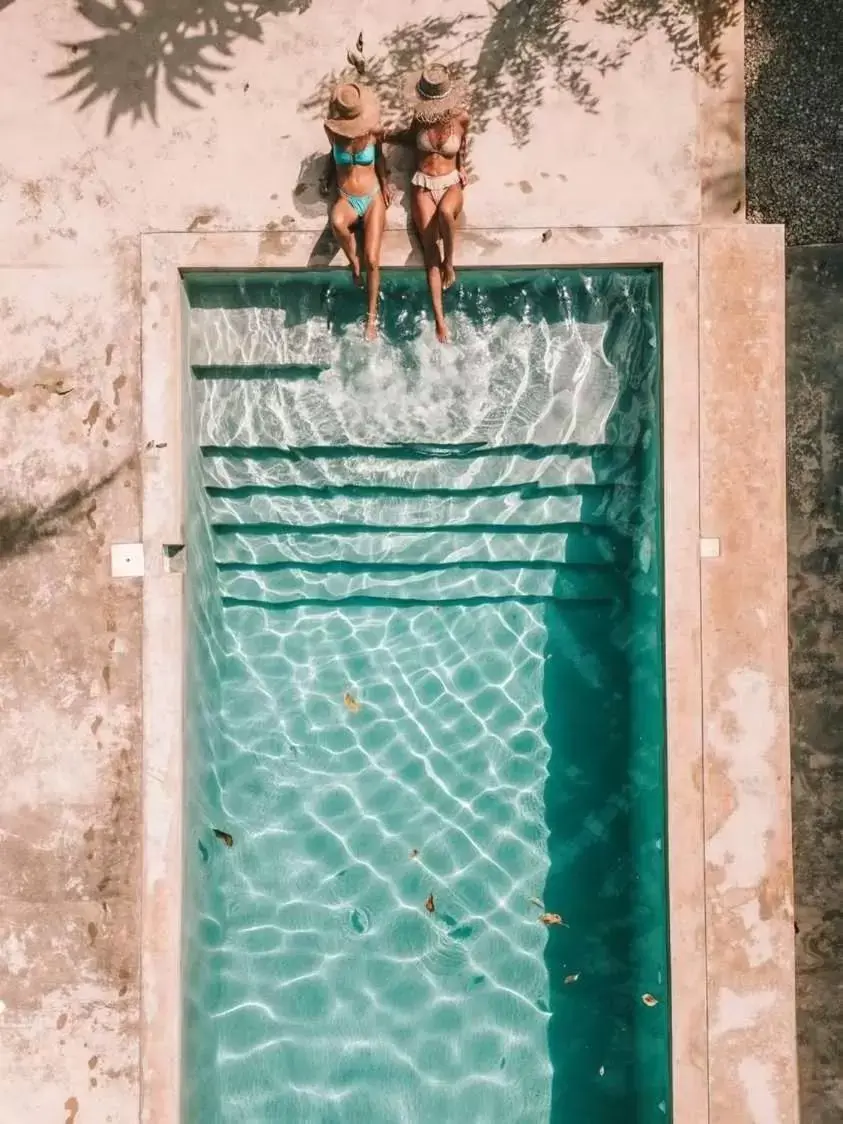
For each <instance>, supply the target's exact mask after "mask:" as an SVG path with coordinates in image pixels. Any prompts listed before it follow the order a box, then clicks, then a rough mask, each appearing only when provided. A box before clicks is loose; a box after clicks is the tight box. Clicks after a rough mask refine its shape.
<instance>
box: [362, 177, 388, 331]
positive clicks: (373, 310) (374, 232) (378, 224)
mask: <svg viewBox="0 0 843 1124" xmlns="http://www.w3.org/2000/svg"><path fill="white" fill-rule="evenodd" d="M385 225H386V203H385V202H384V198H383V193H382V192H378V194H377V195H376V196H375V197H374V199H373V200H372V202H371V203H370V204H369V209H368V211H367V212H366V214H365V215H364V216H363V260H364V262H365V263H366V288H367V290H368V294H369V307H368V312H367V315H366V339H367V340H373V339H375V337H376V336H377V334H378V294H379V292H380V287H381V242H382V241H383V228H384V226H385Z"/></svg>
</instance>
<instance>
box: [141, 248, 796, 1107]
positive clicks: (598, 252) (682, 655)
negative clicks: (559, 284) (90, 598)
mask: <svg viewBox="0 0 843 1124" xmlns="http://www.w3.org/2000/svg"><path fill="white" fill-rule="evenodd" d="M782 252H783V244H782V233H781V231H780V230H779V229H777V228H774V229H759V228H746V229H740V230H735V229H733V228H729V229H724V230H717V229H711V230H702V231H700V230H696V229H690V228H664V229H661V230H605V229H604V230H599V231H596V230H577V231H572V230H569V229H562V228H558V229H554V230H552V231H551V237H550V238H543V236H542V232H541V231H538V230H536V231H512V230H484V231H469V232H467V234H466V237H465V240H464V250H463V258H464V266H465V268H466V269H471V268H483V269H485V270H489V269H491V270H494V269H503V268H505V267H507V266H518V267H520V268H530V267H539V268H542V267H543V268H547V267H551V266H558V267H564V266H568V267H571V266H577V265H582V266H585V265H589V266H599V265H631V264H634V265H638V264H642V263H646V264H650V265H656V266H658V267H660V269H661V272H662V289H663V325H662V331H663V379H664V382H663V414H664V420H663V427H664V428H663V432H664V454H663V455H664V479H665V482H666V483H665V496H664V538H665V575H666V576H665V625H666V627H665V638H666V665H667V730H668V755H667V760H668V765H667V772H668V775H667V800H668V870H669V912H670V917H669V927H670V945H671V953H670V955H671V962H670V963H671V967H670V970H671V981H672V982H671V992H672V998H671V1002H672V1039H673V1041H672V1075H673V1076H672V1080H673V1102H674V1118H675V1119H676V1120H681V1121H682V1122H683V1124H685V1122H688V1124H695V1122H699V1124H703V1122H706V1124H712V1122H715V1121H717V1122H718V1124H719V1122H720V1121H722V1122H723V1124H726V1121H727V1120H728V1121H729V1124H733V1122H734V1121H735V1120H741V1121H743V1120H746V1121H747V1124H754V1120H755V1117H754V1116H753V1115H752V1113H754V1112H755V1108H753V1107H751V1106H752V1105H756V1106H757V1105H758V1104H763V1105H768V1106H769V1105H774V1106H776V1108H775V1111H776V1113H777V1115H775V1116H770V1117H769V1118H770V1119H771V1120H776V1121H778V1120H782V1121H785V1120H787V1121H791V1120H795V1119H796V1116H795V1115H794V1114H795V1111H796V1109H795V1079H794V1073H793V1057H794V1052H793V973H792V956H793V922H792V896H791V886H790V868H789V865H783V863H782V856H783V855H785V854H787V848H788V846H789V821H788V819H787V814H786V813H787V808H788V802H787V795H788V792H787V785H786V783H785V782H784V781H783V780H782V777H783V776H784V777H786V767H785V768H784V770H783V768H782V766H783V764H784V765H785V766H786V760H787V746H788V742H787V701H786V661H785V659H784V653H785V652H786V648H785V647H784V646H782V647H781V652H782V657H781V658H778V657H777V656H776V652H777V651H779V648H778V647H777V645H778V643H779V641H782V643H783V641H784V635H785V633H784V630H785V599H784V580H783V567H784V551H783V533H784V526H783V514H782V508H781V494H782V493H781V492H780V491H779V490H778V487H779V485H780V484H781V483H782V480H783V477H782V472H783V461H782V456H783V454H782V447H781V446H780V444H779V442H778V438H779V437H780V436H781V429H780V427H781V426H782V425H783V413H782V409H783V398H782V394H783V382H782V378H783V368H782V363H783V351H782V343H783V341H782V339H781V333H780V330H779V325H780V321H778V320H777V314H778V313H779V312H780V311H781V309H780V303H781V289H780V285H779V283H778V282H777V280H776V279H777V277H779V276H780V274H777V273H776V270H775V267H776V265H777V263H778V262H780V259H781V254H782ZM415 253H416V252H415V250H414V249H413V248H412V247H411V245H410V243H409V241H408V239H407V235H406V234H405V233H404V232H396V231H389V232H387V235H386V237H385V240H384V248H383V260H384V266H385V267H386V268H390V267H395V266H402V267H403V266H405V265H406V264H407V262H408V260H409V261H410V262H412V263H414V264H417V263H418V259H417V257H416V256H415ZM332 258H333V255H332V254H330V255H328V256H323V257H321V258H320V256H319V251H318V249H317V248H316V247H315V245H314V238H313V236H312V235H308V234H291V233H290V234H283V235H280V236H279V238H277V239H274V240H273V244H272V246H271V247H269V246H267V244H266V241H265V239H264V238H263V236H262V235H261V234H260V233H253V234H249V233H238V234H219V235H166V234H151V235H147V236H145V237H144V239H143V263H144V317H143V355H144V380H143V385H144V445H145V447H146V448H147V453H146V456H145V463H144V499H145V502H144V514H145V518H144V549H145V553H146V557H147V560H148V561H147V572H146V576H145V581H144V594H145V606H146V611H145V629H144V644H145V660H144V690H145V698H146V699H147V706H146V707H145V720H144V744H145V762H144V778H145V780H144V795H145V806H146V810H147V811H146V819H145V837H144V850H145V881H144V940H143V957H144V959H143V973H144V975H143V978H144V993H143V1001H144V1010H143V1026H142V1033H143V1051H142V1057H143V1074H142V1079H143V1089H144V1120H145V1121H149V1122H150V1124H151V1122H152V1121H155V1124H162V1122H166V1124H176V1122H177V1121H178V1119H179V1116H178V1113H179V1088H180V1074H179V1050H180V986H179V980H180V965H181V950H180V924H181V920H180V911H181V878H182V873H181V853H182V851H181V823H182V805H181V798H182V794H181V776H182V752H183V746H182V727H181V721H180V718H179V717H178V716H179V715H180V714H181V713H182V707H183V697H182V692H183V686H182V675H183V670H182V658H183V651H182V644H183V637H182V636H181V635H179V636H178V637H174V635H173V629H172V622H173V621H174V620H181V619H182V614H183V605H182V597H183V594H182V577H181V576H180V575H178V574H174V573H171V572H168V569H167V567H166V565H165V552H164V550H163V546H164V545H165V544H167V543H175V542H182V541H183V518H184V513H183V481H182V450H181V409H182V407H181V404H180V395H181V379H180V378H179V377H178V372H179V371H180V370H181V368H182V364H183V363H184V362H185V352H184V336H183V333H184V330H185V321H184V313H185V305H184V302H185V296H184V291H183V286H182V280H181V271H184V270H215V269H224V270H236V271H246V270H249V269H257V270H271V269H272V268H273V267H275V268H283V269H291V268H292V269H295V268H304V267H306V266H308V265H310V266H314V265H318V266H325V265H329V264H331V261H332ZM738 279H740V285H738V284H737V282H738ZM748 312H751V316H750V317H749V319H748V320H747V314H748ZM747 324H748V327H747ZM738 371H742V372H743V377H742V378H741V377H738V376H737V372H738ZM759 401H763V402H764V407H763V413H764V419H765V421H766V424H765V425H761V424H759V419H758V416H757V410H758V409H759V407H758V406H757V403H758V402H759ZM736 461H737V463H738V465H740V466H742V467H741V472H742V473H746V474H751V473H752V472H754V471H759V470H763V475H764V478H765V480H766V481H767V482H768V484H769V485H770V486H769V487H768V488H767V489H766V493H765V494H766V495H767V496H768V497H769V498H768V500H767V501H765V502H767V503H769V509H768V511H769V513H768V514H766V517H765V518H759V517H758V513H757V509H755V508H754V511H755V514H754V516H753V532H752V541H751V550H750V549H749V548H748V545H747V541H746V535H745V531H742V530H741V529H740V525H741V521H742V518H743V517H742V516H740V514H739V512H740V504H739V503H737V502H736V498H735V494H734V489H733V487H732V482H731V481H732V477H731V467H730V466H734V464H735V462H736ZM746 478H749V477H748V476H747V477H746ZM771 482H772V483H771ZM763 515H765V512H762V516H763ZM712 539H719V540H720V544H721V545H720V550H719V554H718V553H717V552H716V551H714V550H713V549H712V546H711V543H710V541H711V540H712ZM758 558H764V559H766V560H767V562H768V564H767V568H766V571H765V573H766V577H765V579H764V582H763V583H761V585H755V584H752V583H751V582H749V573H750V572H753V568H754V566H755V560H756V559H758ZM712 567H713V569H712ZM779 580H780V582H781V584H777V583H778V582H779ZM756 581H757V578H754V579H752V582H756ZM755 590H758V592H755ZM736 598H738V601H736V600H735V599H736ZM738 605H739V606H740V608H739V610H738V613H737V619H738V620H739V622H741V625H740V628H739V629H738V630H737V631H732V630H731V623H732V622H733V621H734V620H735V613H736V609H737V608H738ZM167 622H169V623H167ZM153 704H154V705H153ZM759 832H760V837H763V839H764V840H765V841H766V845H765V846H763V847H762V846H760V845H759V844H756V845H755V846H752V845H751V844H749V842H747V843H746V844H742V845H740V847H738V843H737V841H738V839H740V838H745V839H746V840H747V841H749V840H751V839H756V840H758V839H759V838H760V837H759ZM747 847H751V851H748V850H747ZM750 853H752V854H753V856H754V857H753V859H752V861H750V860H749V854H750ZM740 854H743V855H744V856H745V857H744V858H740V857H739V856H740ZM759 894H760V895H761V898H760V899H759V896H758V895H759ZM759 900H761V901H763V902H764V903H765V904H764V905H763V907H762V908H761V910H760V912H758V911H754V910H753V902H757V901H759ZM762 1014H763V1018H762V1017H761V1015H762ZM736 1102H737V1103H745V1104H747V1106H749V1107H748V1108H747V1114H746V1115H739V1114H738V1115H736V1113H735V1103H736ZM756 1115H757V1114H756ZM760 1119H765V1117H763V1116H762V1117H760Z"/></svg>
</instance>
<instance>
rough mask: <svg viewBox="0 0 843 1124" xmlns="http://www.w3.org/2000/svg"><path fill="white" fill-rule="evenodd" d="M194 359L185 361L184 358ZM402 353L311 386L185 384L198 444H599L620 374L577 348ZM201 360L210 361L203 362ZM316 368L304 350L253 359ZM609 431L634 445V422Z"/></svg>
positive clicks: (343, 365)
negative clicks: (534, 353) (408, 359)
mask: <svg viewBox="0 0 843 1124" xmlns="http://www.w3.org/2000/svg"><path fill="white" fill-rule="evenodd" d="M194 361H196V360H195V359H194ZM401 361H402V359H401V356H400V354H396V355H394V356H391V357H380V358H378V356H377V355H376V354H375V353H374V352H372V351H371V350H365V349H364V351H363V353H362V354H360V355H358V354H356V353H355V352H354V351H353V349H349V351H348V352H347V353H346V352H343V353H341V355H340V356H339V357H336V356H335V357H333V359H332V360H331V363H332V364H333V365H332V366H330V367H329V368H328V369H326V370H324V371H323V373H322V374H321V375H320V376H319V377H318V378H316V379H253V378H247V379H237V378H220V379H214V378H202V379H194V380H193V381H192V383H191V397H192V399H193V403H194V405H193V408H194V410H195V411H196V416H197V417H198V419H199V421H198V433H197V436H198V440H199V443H200V444H201V445H214V446H235V447H239V448H248V447H250V446H252V447H254V446H258V447H267V448H282V449H284V448H297V447H302V446H330V447H334V446H344V445H356V446H377V447H383V446H384V445H390V444H402V445H406V444H423V443H425V442H430V443H440V444H444V443H447V444H466V443H471V442H475V443H480V444H484V445H488V446H492V447H496V446H502V445H523V444H533V445H552V446H554V447H555V446H559V445H560V444H571V443H575V444H577V445H597V444H606V443H608V438H607V434H608V432H609V430H608V427H609V422H610V419H611V417H612V414H613V412H614V410H615V407H616V404H617V398H618V394H619V376H618V373H617V371H615V370H614V369H612V368H611V367H609V366H608V365H607V364H606V361H605V359H601V358H600V357H599V355H598V353H596V352H593V351H591V350H586V351H585V352H583V353H582V354H580V352H579V351H578V352H577V354H576V355H575V356H573V357H571V360H570V362H563V361H562V360H561V359H560V360H559V361H558V362H557V363H556V364H555V365H550V366H548V365H546V364H545V363H544V361H543V360H542V359H541V357H537V358H535V359H531V358H530V357H529V356H528V357H527V358H524V357H522V356H520V355H516V354H515V353H512V352H507V351H506V349H505V348H504V347H503V345H501V349H500V350H499V351H496V352H494V353H492V354H484V355H482V356H477V357H474V358H472V357H471V356H468V357H466V356H460V355H458V356H457V358H456V359H453V360H450V359H449V357H448V356H447V355H442V356H436V357H434V358H432V359H430V360H429V361H425V363H424V364H423V365H422V366H420V367H419V368H418V369H416V370H411V369H403V368H402V367H401V365H400V364H401ZM202 362H203V363H205V364H208V363H210V362H212V360H211V359H209V358H207V357H205V358H203V360H202ZM282 362H283V363H290V364H303V365H305V366H309V365H319V364H321V363H322V362H323V358H322V357H320V356H315V355H311V354H310V353H303V354H301V355H292V354H291V355H288V356H286V357H283V358H281V357H277V358H274V359H257V358H255V359H250V360H249V363H250V364H253V365H260V364H261V363H263V364H273V363H275V364H278V363H282ZM626 425H627V428H628V429H629V432H625V433H624V434H623V435H620V434H613V438H612V443H614V441H615V440H617V439H618V438H619V437H620V439H621V440H623V442H624V443H625V444H634V443H635V440H636V438H637V422H636V421H635V419H634V418H630V419H628V420H627V423H626Z"/></svg>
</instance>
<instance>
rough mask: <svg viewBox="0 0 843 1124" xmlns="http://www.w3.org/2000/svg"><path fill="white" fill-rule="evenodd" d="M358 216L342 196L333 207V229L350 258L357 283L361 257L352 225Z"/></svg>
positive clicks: (341, 246)
mask: <svg viewBox="0 0 843 1124" xmlns="http://www.w3.org/2000/svg"><path fill="white" fill-rule="evenodd" d="M358 217H359V216H358V214H357V212H356V211H355V210H354V208H353V207H352V206H351V204H350V203H349V201H348V200H347V199H343V197H342V196H340V197H339V199H337V201H336V203H334V205H333V207H332V208H331V216H330V218H331V230H333V232H334V236H335V238H336V240H337V241H338V242H339V244H340V248H341V250H342V252H343V253H344V254H345V256H346V257H347V258H348V264H349V265H350V266H351V276H352V277H353V278H354V283H355V284H357V282H358V281H359V280H360V258H359V257H358V256H357V239H356V237H355V235H354V231H353V229H352V227H353V226H354V225H355V223H356V222H357V219H358Z"/></svg>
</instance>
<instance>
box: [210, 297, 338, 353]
mask: <svg viewBox="0 0 843 1124" xmlns="http://www.w3.org/2000/svg"><path fill="white" fill-rule="evenodd" d="M334 346H335V343H334V340H333V339H332V336H331V331H330V327H329V325H328V323H327V321H326V319H325V318H324V316H319V315H313V316H311V317H309V318H307V319H302V317H300V316H297V317H296V318H293V317H291V316H290V314H288V313H287V312H286V310H285V309H283V308H260V307H247V308H192V309H191V310H190V321H189V338H188V349H189V350H188V354H189V356H190V362H191V363H193V364H198V365H204V366H222V367H232V366H241V365H243V366H247V365H270V366H271V365H273V364H277V363H299V364H311V363H312V364H315V365H317V366H319V367H320V368H321V367H326V366H330V363H331V355H332V353H333V350H334Z"/></svg>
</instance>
